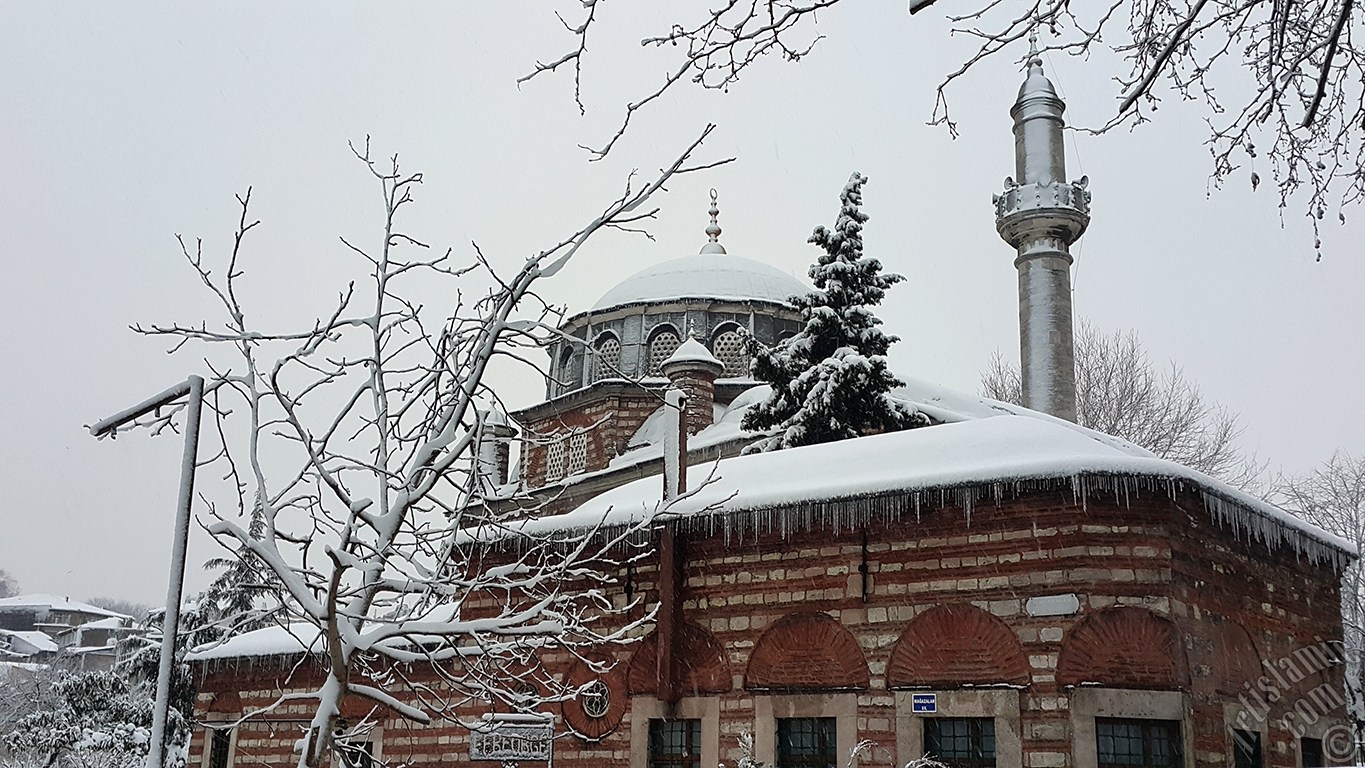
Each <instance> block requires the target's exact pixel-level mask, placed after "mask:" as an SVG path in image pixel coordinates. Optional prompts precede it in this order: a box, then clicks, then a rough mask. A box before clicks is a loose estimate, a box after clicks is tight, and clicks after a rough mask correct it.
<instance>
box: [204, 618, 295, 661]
mask: <svg viewBox="0 0 1365 768" xmlns="http://www.w3.org/2000/svg"><path fill="white" fill-rule="evenodd" d="M306 651H315V652H321V651H322V633H321V632H320V631H319V630H318V628H317V626H315V625H313V624H308V623H297V624H290V625H288V626H271V627H264V628H262V629H257V630H253V631H251V632H244V633H242V634H240V635H236V636H234V637H231V638H228V639H227V640H226V641H225V642H221V643H210V644H208V645H202V646H199V647H198V648H195V649H194V650H192V651H190V652H189V653H187V654H185V660H186V661H212V660H214V659H233V658H241V657H245V656H287V655H291V654H296V653H304V652H306Z"/></svg>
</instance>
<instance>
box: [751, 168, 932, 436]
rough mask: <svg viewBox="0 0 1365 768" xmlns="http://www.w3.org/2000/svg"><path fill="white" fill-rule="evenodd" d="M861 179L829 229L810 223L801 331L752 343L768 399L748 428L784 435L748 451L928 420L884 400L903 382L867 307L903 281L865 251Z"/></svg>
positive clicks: (847, 189) (797, 301) (855, 179)
mask: <svg viewBox="0 0 1365 768" xmlns="http://www.w3.org/2000/svg"><path fill="white" fill-rule="evenodd" d="M865 183H867V178H866V177H864V176H863V175H862V174H860V173H854V174H853V175H852V176H851V177H849V180H848V184H847V185H845V186H844V191H843V193H842V194H841V195H840V196H839V200H840V203H841V208H840V211H839V219H838V222H837V223H836V224H835V225H834V230H833V231H830V230H827V229H825V228H824V227H823V226H820V227H816V228H815V232H814V234H812V235H811V237H810V241H809V242H811V243H814V244H815V245H818V246H820V248H821V249H823V250H824V253H822V254H821V255H820V257H819V260H818V261H816V263H815V264H812V265H811V268H810V277H811V280H812V281H814V283H815V288H816V290H814V291H812V292H810V293H809V294H806V295H805V296H794V297H792V303H793V304H794V305H795V306H796V308H797V309H798V310H800V312H801V320H802V322H803V323H804V326H805V327H804V328H803V329H802V330H801V332H800V333H798V334H796V335H795V336H792V337H791V338H789V339H786V340H784V341H782V342H779V343H778V344H777V345H775V346H774V347H772V348H769V349H764V348H759V347H757V344H756V343H755V342H752V341H751V342H750V343H751V344H752V345H753V346H754V349H753V350H752V351H753V358H754V363H753V374H754V377H755V378H757V379H759V380H761V381H766V382H768V383H769V384H771V385H772V394H771V395H770V396H769V398H768V399H767V400H766V401H764V402H762V403H759V404H758V405H755V406H754V407H753V408H751V409H749V412H748V413H746V414H745V416H744V422H743V424H744V428H745V429H748V430H751V431H767V430H770V429H773V428H777V429H778V430H780V431H779V432H778V433H777V434H775V435H772V436H770V437H766V438H764V439H761V440H759V441H757V442H755V443H753V444H752V445H750V446H749V447H748V448H747V449H745V450H746V452H748V453H753V452H757V451H771V450H778V449H781V448H792V447H796V446H800V445H814V444H816V443H827V442H832V441H834V440H843V439H845V438H850V437H858V436H860V435H866V434H872V433H877V432H889V431H894V430H899V429H907V428H910V427H917V426H922V425H925V424H927V423H928V419H927V418H926V417H925V416H924V414H922V413H920V412H919V411H917V410H915V409H914V408H913V407H911V406H910V405H908V404H906V403H904V402H901V401H899V400H895V399H893V398H891V397H890V396H889V394H888V393H889V392H890V391H891V390H892V389H893V388H895V387H898V386H900V385H901V384H902V382H900V381H899V380H897V379H896V377H895V376H893V375H891V372H890V370H889V369H888V368H887V364H886V351H887V349H888V348H889V347H890V346H891V344H892V343H893V342H895V341H897V338H896V337H895V336H891V335H888V334H885V333H883V332H882V331H881V329H880V328H878V327H877V326H879V325H881V320H879V319H877V317H876V316H875V315H873V314H872V311H871V309H870V307H873V306H876V305H877V304H879V303H881V300H882V297H883V296H885V295H886V289H887V288H890V287H891V286H892V285H894V284H896V283H898V282H900V281H901V280H903V279H904V278H902V277H901V276H900V275H896V274H891V273H884V272H882V264H881V262H880V261H879V260H877V259H876V258H873V257H870V256H864V255H863V236H862V230H863V223H864V222H866V221H867V214H865V213H863V212H862V210H861V206H862V201H863V184H865Z"/></svg>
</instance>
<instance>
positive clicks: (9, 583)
mask: <svg viewBox="0 0 1365 768" xmlns="http://www.w3.org/2000/svg"><path fill="white" fill-rule="evenodd" d="M17 594H19V581H18V579H15V578H14V577H13V576H11V575H9V571H6V570H5V569H3V568H0V597H14V596H15V595H17Z"/></svg>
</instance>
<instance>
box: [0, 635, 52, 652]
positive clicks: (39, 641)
mask: <svg viewBox="0 0 1365 768" xmlns="http://www.w3.org/2000/svg"><path fill="white" fill-rule="evenodd" d="M0 635H8V636H9V637H14V638H18V639H19V640H22V641H24V642H25V643H28V644H29V645H30V646H32V647H33V648H34V649H36V650H37V651H39V652H44V651H46V652H50V653H56V652H57V644H56V643H55V642H53V640H52V638H50V637H48V636H47V633H45V632H39V631H37V630H26V631H17V630H12V629H0Z"/></svg>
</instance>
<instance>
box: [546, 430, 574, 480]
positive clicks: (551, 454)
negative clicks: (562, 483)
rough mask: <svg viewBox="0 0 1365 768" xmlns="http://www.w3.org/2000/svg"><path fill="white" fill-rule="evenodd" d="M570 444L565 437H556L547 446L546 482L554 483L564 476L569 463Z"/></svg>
mask: <svg viewBox="0 0 1365 768" xmlns="http://www.w3.org/2000/svg"><path fill="white" fill-rule="evenodd" d="M567 458H568V446H567V445H566V444H565V441H564V438H562V437H560V438H555V439H554V440H551V441H550V444H549V445H547V446H546V447H545V482H547V483H552V482H554V481H555V480H558V479H560V478H562V477H564V470H565V468H566V466H567V464H568V462H567V461H566V459H567Z"/></svg>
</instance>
